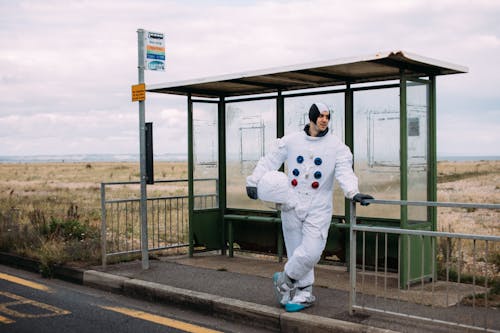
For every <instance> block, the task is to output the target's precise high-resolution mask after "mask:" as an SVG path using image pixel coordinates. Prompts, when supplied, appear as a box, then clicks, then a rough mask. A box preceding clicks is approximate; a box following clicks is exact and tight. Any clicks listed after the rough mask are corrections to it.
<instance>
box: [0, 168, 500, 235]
mask: <svg viewBox="0 0 500 333" xmlns="http://www.w3.org/2000/svg"><path fill="white" fill-rule="evenodd" d="M154 173H155V179H157V180H159V179H185V178H187V165H186V163H184V162H156V163H155V170H154ZM114 181H139V165H138V163H121V162H88V163H87V162H79V163H62V162H61V163H22V164H16V163H7V164H0V212H3V213H4V214H5V213H6V211H8V210H11V209H16V211H17V212H18V213H19V214H20V215H21V216H27V212H29V211H32V210H34V209H41V210H43V211H44V212H46V214H47V215H55V216H57V215H63V214H65V213H66V211H67V209H68V207H69V206H70V205H76V206H77V207H78V211H79V214H80V215H81V216H82V217H84V218H85V219H87V220H88V221H91V222H93V223H99V221H100V183H101V182H114ZM169 191H172V188H171V187H161V186H157V185H155V186H154V187H151V190H148V195H149V196H158V195H165V194H167V193H163V192H169ZM175 191H176V193H178V192H185V189H179V188H176V189H175ZM242 191H243V190H242ZM131 193H132V194H131ZM115 195H118V196H120V195H121V194H120V193H117V194H115ZM123 195H126V196H127V197H129V196H130V195H134V196H138V195H139V193H137V191H135V193H133V192H129V193H126V194H125V193H123ZM438 200H439V201H443V202H476V203H496V204H498V203H500V161H464V162H444V161H443V162H439V163H438ZM470 219H471V218H470V217H468V215H467V212H464V210H463V209H462V210H459V209H443V208H440V209H439V220H438V223H439V228H440V229H449V228H453V230H455V231H456V232H468V231H471V230H474V231H476V232H477V231H478V230H484V231H485V232H488V233H490V232H492V231H498V229H499V228H500V226H499V225H498V222H499V221H498V212H493V211H490V212H485V213H484V214H480V219H479V221H471V220H470Z"/></svg>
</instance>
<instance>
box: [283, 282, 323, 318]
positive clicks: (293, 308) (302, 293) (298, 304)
mask: <svg viewBox="0 0 500 333" xmlns="http://www.w3.org/2000/svg"><path fill="white" fill-rule="evenodd" d="M315 301H316V297H315V296H314V295H313V294H312V286H307V287H303V288H300V287H299V288H297V290H296V291H295V294H294V296H293V298H292V300H290V301H289V302H287V303H286V304H285V310H286V311H287V312H298V311H302V310H304V309H306V308H308V307H310V306H311V305H313V304H314V302H315Z"/></svg>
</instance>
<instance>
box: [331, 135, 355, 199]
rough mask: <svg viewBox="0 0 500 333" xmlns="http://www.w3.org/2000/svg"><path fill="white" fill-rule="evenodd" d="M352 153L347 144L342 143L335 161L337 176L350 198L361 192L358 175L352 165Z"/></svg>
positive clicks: (347, 196) (341, 186) (345, 193)
mask: <svg viewBox="0 0 500 333" xmlns="http://www.w3.org/2000/svg"><path fill="white" fill-rule="evenodd" d="M352 164H353V159H352V153H351V151H350V149H349V147H347V146H346V145H345V144H341V146H340V147H339V149H338V150H337V160H336V162H335V178H336V179H337V181H338V182H339V185H340V188H341V189H342V191H344V195H345V197H346V198H348V199H352V197H354V195H356V194H357V193H359V188H358V177H357V176H356V175H355V174H354V170H353V167H352Z"/></svg>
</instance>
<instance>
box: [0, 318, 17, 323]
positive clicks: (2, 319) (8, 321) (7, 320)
mask: <svg viewBox="0 0 500 333" xmlns="http://www.w3.org/2000/svg"><path fill="white" fill-rule="evenodd" d="M0 323H2V324H12V323H15V321H14V320H11V319H9V318H6V317H3V316H0Z"/></svg>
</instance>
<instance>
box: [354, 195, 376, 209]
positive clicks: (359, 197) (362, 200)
mask: <svg viewBox="0 0 500 333" xmlns="http://www.w3.org/2000/svg"><path fill="white" fill-rule="evenodd" d="M366 199H373V197H372V196H371V195H369V194H363V193H358V194H356V195H355V196H354V197H353V198H352V200H354V201H355V202H360V203H361V206H368V205H369V204H370V203H369V202H366Z"/></svg>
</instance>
